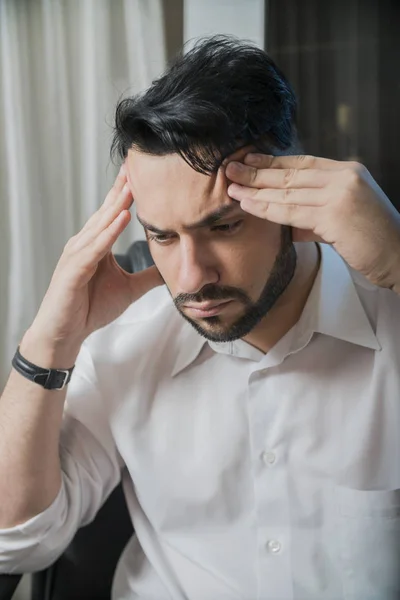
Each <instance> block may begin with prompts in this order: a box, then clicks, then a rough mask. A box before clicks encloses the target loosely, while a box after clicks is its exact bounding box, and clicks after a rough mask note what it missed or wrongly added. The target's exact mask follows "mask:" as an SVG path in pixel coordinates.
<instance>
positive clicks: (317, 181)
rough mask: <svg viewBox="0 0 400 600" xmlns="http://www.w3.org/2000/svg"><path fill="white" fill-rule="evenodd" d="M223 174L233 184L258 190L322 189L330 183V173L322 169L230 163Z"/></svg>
mask: <svg viewBox="0 0 400 600" xmlns="http://www.w3.org/2000/svg"><path fill="white" fill-rule="evenodd" d="M225 173H226V176H227V177H228V179H230V180H231V181H234V182H235V183H239V184H240V185H245V186H249V187H253V188H258V189H262V188H282V189H286V188H323V187H326V186H327V185H329V184H330V183H332V172H331V171H327V170H322V169H290V168H289V169H275V168H268V169H266V168H256V167H252V166H249V165H244V164H243V163H240V162H230V163H229V164H228V166H227V167H226V170H225Z"/></svg>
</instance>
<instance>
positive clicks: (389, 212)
mask: <svg viewBox="0 0 400 600" xmlns="http://www.w3.org/2000/svg"><path fill="white" fill-rule="evenodd" d="M225 173H226V176H227V178H228V179H229V180H230V181H232V182H233V183H232V184H231V185H229V187H228V194H229V195H230V196H231V198H233V199H235V200H238V201H239V202H240V204H241V207H242V209H243V210H245V211H247V212H249V213H251V214H252V215H255V216H256V217H259V218H261V219H267V220H268V221H272V222H273V223H280V224H281V225H290V226H291V227H292V228H293V240H294V241H320V242H326V243H328V244H332V246H333V247H334V248H335V250H336V251H337V252H338V253H339V254H340V255H341V256H342V258H343V259H344V260H345V261H346V262H347V263H348V264H349V265H350V266H351V267H352V268H353V269H355V270H357V271H359V272H360V273H362V274H363V275H364V276H365V277H367V279H368V280H369V281H371V282H372V283H373V284H375V285H379V286H381V287H387V288H391V289H394V290H395V291H397V292H398V293H400V214H399V213H398V212H397V211H396V209H395V208H394V207H393V206H392V204H391V203H390V201H389V199H388V198H387V196H386V195H385V194H384V192H383V191H382V190H381V188H380V187H379V186H378V184H377V183H376V181H375V180H374V179H373V178H372V176H371V175H370V173H369V172H368V170H367V169H366V168H365V167H364V166H363V165H361V164H360V163H357V162H347V161H346V162H343V161H336V160H330V159H327V158H318V157H314V156H303V155H300V156H268V155H265V154H252V153H250V154H247V155H246V156H245V158H244V164H243V163H240V162H235V161H232V162H228V164H227V165H226V168H225Z"/></svg>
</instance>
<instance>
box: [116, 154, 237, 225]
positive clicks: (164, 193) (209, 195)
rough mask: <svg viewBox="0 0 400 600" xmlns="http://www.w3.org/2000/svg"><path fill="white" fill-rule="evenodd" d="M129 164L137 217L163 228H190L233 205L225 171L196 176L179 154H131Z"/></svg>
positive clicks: (129, 175) (197, 174)
mask: <svg viewBox="0 0 400 600" xmlns="http://www.w3.org/2000/svg"><path fill="white" fill-rule="evenodd" d="M126 164H127V169H128V179H129V183H130V186H131V189H132V193H133V197H134V199H135V204H136V210H137V214H138V215H139V216H140V217H141V218H142V219H143V220H145V221H147V222H148V223H151V224H152V225H156V226H159V227H160V228H164V229H173V228H176V227H179V226H180V225H185V224H186V225H189V224H190V223H193V222H196V221H198V220H200V219H201V218H202V217H204V216H206V215H207V214H209V213H210V212H212V211H213V210H215V209H217V208H220V207H221V206H224V205H226V204H232V203H233V202H234V201H233V200H232V199H231V198H230V197H229V196H228V194H227V185H228V182H227V179H226V177H225V175H224V173H223V171H222V170H219V171H218V173H216V174H213V175H211V176H208V175H203V174H202V173H197V172H196V171H195V170H194V169H192V168H191V167H190V166H189V165H188V164H187V163H186V162H185V161H184V160H183V158H182V157H180V156H179V155H177V154H169V155H167V156H153V155H149V154H144V153H142V152H138V151H136V150H129V152H128V158H127V163H126ZM234 203H235V204H237V205H238V208H239V207H240V205H239V204H238V203H236V202H234Z"/></svg>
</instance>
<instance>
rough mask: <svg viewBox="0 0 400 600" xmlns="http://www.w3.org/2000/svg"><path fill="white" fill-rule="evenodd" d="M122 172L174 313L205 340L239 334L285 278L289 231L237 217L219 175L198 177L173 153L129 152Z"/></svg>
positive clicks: (291, 259) (290, 255) (292, 260)
mask: <svg viewBox="0 0 400 600" xmlns="http://www.w3.org/2000/svg"><path fill="white" fill-rule="evenodd" d="M244 153H245V152H243V153H242V154H241V153H240V151H239V153H237V154H235V157H237V158H238V160H240V159H241V158H242V156H243V155H244ZM127 168H128V179H129V183H130V186H131V189H132V193H133V197H134V200H135V205H136V212H137V216H138V218H139V220H140V221H141V223H142V224H143V225H144V227H145V231H146V236H147V240H148V243H149V247H150V251H151V254H152V256H153V259H154V262H155V264H156V266H157V268H158V270H159V271H160V274H161V276H162V277H163V279H164V281H165V283H166V285H167V287H168V289H169V292H170V294H171V296H172V298H173V300H174V303H175V306H176V308H177V309H178V311H179V312H180V313H181V314H182V316H183V317H184V318H185V319H187V320H188V321H189V322H190V323H191V324H192V325H193V326H194V327H195V329H196V330H197V331H198V332H199V333H200V334H201V335H203V336H204V337H206V338H207V339H209V340H213V341H221V342H222V341H231V340H234V339H238V338H241V337H244V336H246V335H247V334H248V333H249V332H250V331H251V330H253V329H254V328H255V327H256V326H257V325H258V324H259V323H260V321H261V320H262V318H263V317H264V316H265V315H266V314H267V312H268V311H269V310H270V309H271V308H272V306H273V305H274V304H275V302H276V300H277V299H278V298H279V296H280V295H281V294H282V292H283V291H284V290H285V289H286V287H287V285H288V284H289V283H290V281H291V279H292V276H293V274H294V269H295V264H296V255H295V252H294V248H293V246H292V244H291V240H290V232H289V231H288V230H287V229H286V228H284V229H283V230H282V228H281V227H280V226H279V225H276V224H274V223H270V222H268V221H266V220H263V219H259V218H256V217H254V216H252V215H250V214H248V213H246V212H244V211H243V210H242V209H241V208H240V204H239V203H238V202H236V201H234V200H232V199H231V198H230V197H229V196H228V194H227V187H228V185H229V182H228V180H227V178H226V176H225V174H224V171H223V169H220V170H219V171H218V173H217V174H215V175H212V176H206V175H203V174H201V173H197V172H196V171H194V170H193V169H192V168H191V167H190V166H189V165H188V164H187V163H186V162H185V161H184V160H183V159H182V158H181V157H180V156H178V155H176V154H173V155H168V156H162V157H160V156H152V155H148V154H143V153H140V152H138V151H134V150H130V151H129V154H128V159H127ZM282 232H283V233H284V235H282Z"/></svg>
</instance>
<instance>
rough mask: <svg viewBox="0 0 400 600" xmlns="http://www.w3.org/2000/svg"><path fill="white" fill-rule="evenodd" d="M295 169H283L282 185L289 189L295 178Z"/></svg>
mask: <svg viewBox="0 0 400 600" xmlns="http://www.w3.org/2000/svg"><path fill="white" fill-rule="evenodd" d="M296 173H297V169H285V170H284V173H283V185H284V186H285V187H289V186H290V185H291V184H292V183H293V180H294V178H295V177H296Z"/></svg>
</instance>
